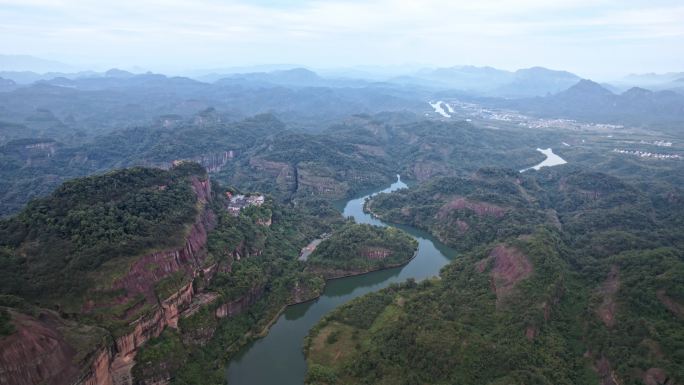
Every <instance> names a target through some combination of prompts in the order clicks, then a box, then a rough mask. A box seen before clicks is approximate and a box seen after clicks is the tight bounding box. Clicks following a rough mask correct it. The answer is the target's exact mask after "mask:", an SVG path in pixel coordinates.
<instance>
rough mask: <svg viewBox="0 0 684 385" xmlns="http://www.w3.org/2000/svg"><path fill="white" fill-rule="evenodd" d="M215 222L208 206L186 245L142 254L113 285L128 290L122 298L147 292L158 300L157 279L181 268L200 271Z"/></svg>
mask: <svg viewBox="0 0 684 385" xmlns="http://www.w3.org/2000/svg"><path fill="white" fill-rule="evenodd" d="M214 224H215V217H214V213H213V212H212V211H210V210H205V211H203V213H202V214H201V215H200V218H199V220H198V221H196V222H195V223H194V224H193V225H192V229H191V230H190V233H189V234H188V236H187V238H186V242H185V245H184V246H183V247H182V248H180V249H177V250H166V251H160V252H155V253H151V254H148V255H145V256H143V257H142V258H139V259H138V260H137V261H136V262H135V263H134V264H133V265H132V266H131V268H130V270H129V271H128V273H127V274H126V275H125V276H123V277H122V278H119V279H118V280H116V282H115V283H114V285H113V288H114V289H123V290H124V291H125V293H126V294H125V298H121V299H119V301H120V302H125V300H126V299H131V298H133V297H135V296H136V295H138V294H143V295H144V296H145V298H146V300H147V301H148V302H149V303H156V302H157V298H156V295H155V293H154V286H155V284H156V283H157V282H159V281H160V280H162V279H163V278H165V277H167V276H169V275H171V274H173V273H176V272H178V271H184V272H185V274H187V275H188V276H192V277H194V276H195V274H196V272H198V271H199V270H200V269H202V268H203V264H204V259H205V257H206V250H205V246H206V243H207V233H208V232H209V231H211V229H212V228H213V227H214Z"/></svg>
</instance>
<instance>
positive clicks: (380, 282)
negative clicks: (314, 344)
mask: <svg viewBox="0 0 684 385" xmlns="http://www.w3.org/2000/svg"><path fill="white" fill-rule="evenodd" d="M406 187H407V186H406V184H405V183H403V182H402V181H401V179H400V178H399V176H397V181H396V182H395V183H393V184H392V185H391V186H390V187H388V188H386V189H384V190H382V191H381V192H391V191H394V190H397V189H401V188H406ZM371 195H373V194H372V193H371V194H366V195H363V196H361V197H358V198H355V199H351V200H349V201H347V202H343V203H342V204H340V210H341V211H342V214H343V215H344V216H345V217H348V216H353V217H354V219H356V222H357V223H368V224H372V225H376V226H388V225H387V224H385V223H383V222H382V221H380V220H378V219H376V218H373V217H371V216H370V215H369V214H366V213H364V212H363V204H364V202H365V200H366V198H368V197H370V196H371ZM393 226H394V227H397V228H400V229H402V230H405V231H407V232H408V233H409V234H411V235H412V236H413V237H414V238H415V239H416V240H417V241H418V253H417V255H416V257H415V258H414V259H412V260H411V262H409V263H408V264H407V265H404V266H401V267H397V268H392V269H387V270H380V271H376V272H372V273H368V274H364V275H358V276H353V277H347V278H341V279H336V280H332V281H328V282H327V284H326V287H325V290H324V292H323V294H322V295H321V297H320V298H318V299H316V300H314V301H311V302H306V303H302V304H297V305H292V306H289V307H288V308H287V309H286V310H285V311H284V312H283V313H282V314H281V315H280V317H279V318H278V320H277V321H276V323H275V324H274V325H273V326H272V327H271V330H270V332H269V333H268V335H267V336H266V337H264V338H262V339H259V340H257V341H254V342H253V343H251V344H249V345H247V346H246V347H245V348H244V349H242V351H240V352H239V353H238V354H237V355H236V356H235V357H234V358H233V360H232V361H231V362H230V364H229V366H228V369H227V377H228V384H230V385H302V384H303V383H304V377H305V375H306V361H305V358H304V353H303V352H302V346H303V343H304V337H305V336H306V335H307V334H308V332H309V329H311V328H312V327H313V326H314V325H315V324H316V323H317V322H318V321H319V320H320V319H321V317H323V316H324V315H326V314H327V313H328V312H330V311H331V310H333V309H335V308H336V307H338V306H340V305H342V304H344V303H346V302H348V301H350V300H351V299H353V298H356V297H358V296H361V295H364V294H367V293H370V292H373V291H377V290H380V289H382V288H385V287H387V286H389V285H390V284H391V283H398V282H403V281H405V280H407V279H408V278H414V279H416V280H422V279H425V278H428V277H432V276H435V275H437V274H438V273H439V270H440V269H441V268H442V267H443V266H444V265H446V264H447V263H449V261H450V260H451V259H452V258H454V256H455V255H456V252H455V251H454V250H452V249H450V248H449V247H447V246H446V245H444V244H442V243H441V242H439V241H438V240H436V239H434V238H433V237H432V236H430V235H428V234H427V233H425V232H424V231H421V230H418V229H414V228H412V227H409V226H399V225H396V226H395V225H393Z"/></svg>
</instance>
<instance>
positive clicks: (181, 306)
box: [78, 178, 216, 385]
mask: <svg viewBox="0 0 684 385" xmlns="http://www.w3.org/2000/svg"><path fill="white" fill-rule="evenodd" d="M192 187H193V190H194V192H195V194H196V195H197V200H198V205H199V207H200V215H199V217H198V219H197V220H196V221H195V223H193V225H192V228H191V230H190V232H189V233H188V235H187V237H186V240H185V244H184V246H183V247H182V248H180V249H176V250H166V251H160V252H155V253H151V254H148V255H145V256H143V257H141V258H139V259H138V260H136V262H134V263H133V264H132V265H131V267H130V269H129V270H128V272H127V273H126V274H125V275H124V276H123V277H121V278H119V279H118V280H116V281H115V282H114V284H113V288H114V289H122V290H123V291H124V292H125V294H124V296H123V298H119V299H118V301H126V300H127V299H131V298H134V297H135V296H137V295H140V294H142V295H143V296H144V297H145V301H146V302H147V303H148V304H152V305H154V306H155V307H154V310H152V311H150V312H147V313H146V314H145V315H143V316H142V317H140V318H138V319H136V320H134V321H132V322H131V323H130V324H129V325H130V331H128V332H126V333H124V334H123V335H121V336H118V337H117V338H116V339H115V343H114V348H113V349H112V350H113V354H112V353H109V354H108V355H107V354H104V353H102V354H98V355H96V356H95V359H94V360H93V362H92V363H91V364H90V369H89V370H88V371H87V372H88V375H86V376H85V377H84V378H82V379H81V380H80V382H78V383H79V384H83V385H90V384H99V383H103V381H104V383H107V381H111V383H112V384H113V385H122V384H130V383H131V374H130V371H131V368H132V366H133V364H134V363H135V354H136V352H137V350H138V349H139V348H140V346H142V345H143V344H144V343H145V342H147V341H149V340H150V339H152V338H154V337H158V336H159V335H160V334H161V333H162V331H164V329H165V328H166V327H173V328H176V327H177V326H178V318H179V317H180V314H181V312H182V311H183V310H185V309H186V308H188V307H189V306H190V304H191V303H192V299H193V297H194V295H195V291H194V287H193V279H194V278H195V277H197V276H199V275H200V274H202V275H203V274H204V273H205V272H211V271H212V267H211V266H210V267H206V266H204V265H205V264H204V262H205V257H206V243H207V234H208V233H209V232H210V231H211V230H212V229H213V227H214V226H215V223H216V220H215V215H214V213H213V212H212V211H211V210H210V209H209V208H208V207H207V205H206V204H207V203H208V202H209V200H210V199H211V182H210V181H209V180H208V179H207V180H200V179H198V178H193V179H192ZM177 272H183V274H184V275H185V276H187V277H190V278H191V279H190V280H189V282H188V283H187V284H185V285H184V286H182V287H181V288H180V289H179V290H178V291H176V292H174V293H172V294H171V295H170V296H169V297H167V298H165V299H164V298H157V295H156V293H155V290H154V289H155V285H156V284H157V283H158V282H159V281H160V280H162V279H163V278H165V277H168V276H170V275H171V274H174V273H177ZM107 367H108V369H107V370H106V373H105V368H107Z"/></svg>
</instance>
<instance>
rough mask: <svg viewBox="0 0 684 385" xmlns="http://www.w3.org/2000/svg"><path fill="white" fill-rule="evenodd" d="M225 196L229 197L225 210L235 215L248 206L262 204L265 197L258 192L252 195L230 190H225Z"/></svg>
mask: <svg viewBox="0 0 684 385" xmlns="http://www.w3.org/2000/svg"><path fill="white" fill-rule="evenodd" d="M226 197H227V198H228V199H229V203H228V207H227V210H228V212H229V213H230V214H231V215H233V216H235V217H237V216H238V215H240V211H241V210H242V209H244V208H246V207H250V206H257V207H259V206H261V205H263V204H264V201H265V197H264V196H263V195H260V194H254V195H244V194H235V195H234V194H233V193H232V192H230V191H227V192H226Z"/></svg>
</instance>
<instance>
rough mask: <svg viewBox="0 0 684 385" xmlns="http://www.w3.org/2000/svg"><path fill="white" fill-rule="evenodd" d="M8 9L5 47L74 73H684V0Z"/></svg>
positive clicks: (15, 5)
mask: <svg viewBox="0 0 684 385" xmlns="http://www.w3.org/2000/svg"><path fill="white" fill-rule="evenodd" d="M0 17H2V19H3V20H5V21H6V22H4V23H3V25H2V26H0V32H1V33H2V35H3V36H4V39H2V40H1V41H0V53H3V54H8V55H31V56H35V57H40V58H44V59H50V60H56V61H59V62H63V63H65V64H68V65H70V66H72V67H73V68H74V69H75V70H85V69H95V70H104V69H106V68H113V67H116V68H134V67H137V68H140V69H141V70H151V71H155V72H162V73H174V74H176V73H187V72H188V71H193V70H210V69H224V68H230V67H240V66H256V65H264V64H274V63H288V64H289V63H291V65H300V66H305V67H308V68H313V69H318V70H333V69H343V68H354V67H362V66H378V67H406V68H420V67H451V66H455V65H473V66H491V67H495V68H500V69H505V70H515V69H519V68H529V67H534V66H542V67H546V68H551V69H556V70H565V71H570V72H573V73H576V74H578V75H579V76H581V77H586V78H595V79H617V78H620V77H621V76H624V75H627V74H631V73H650V72H656V73H664V72H677V71H682V70H684V5H682V4H681V3H678V2H677V1H673V0H657V1H645V0H630V1H614V0H598V1H588V0H577V1H565V0H562V1H556V2H553V3H550V2H546V1H541V0H523V1H513V0H492V1H487V2H481V3H478V4H471V3H462V2H456V3H453V2H449V3H444V2H439V1H432V0H428V1H413V0H401V1H388V0H372V1H365V2H361V1H356V0H336V1H294V2H285V1H279V0H259V1H250V2H246V1H217V0H200V1H196V2H192V3H186V2H183V1H179V0H173V1H165V2H161V1H157V0H148V1H133V0H123V1H119V2H116V4H114V3H107V4H101V3H99V2H95V1H91V0H75V1H68V2H67V1H48V0H0Z"/></svg>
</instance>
